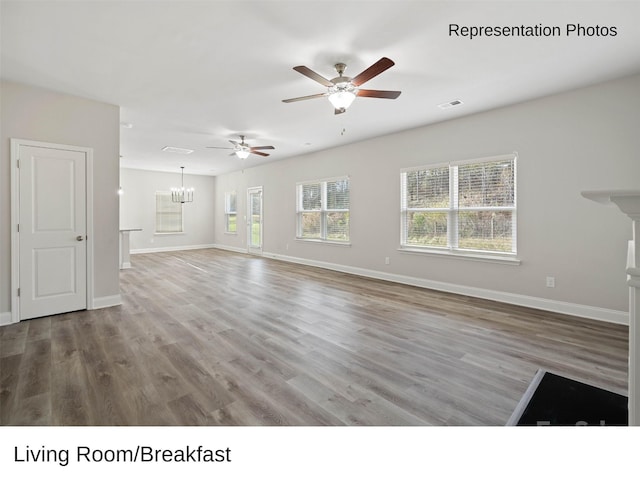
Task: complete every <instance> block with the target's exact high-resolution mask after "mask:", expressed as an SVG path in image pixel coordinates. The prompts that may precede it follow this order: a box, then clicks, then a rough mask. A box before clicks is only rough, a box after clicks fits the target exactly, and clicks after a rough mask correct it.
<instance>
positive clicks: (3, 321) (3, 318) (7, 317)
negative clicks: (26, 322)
mask: <svg viewBox="0 0 640 480" xmlns="http://www.w3.org/2000/svg"><path fill="white" fill-rule="evenodd" d="M12 323H17V322H14V321H13V315H11V312H2V313H0V327H3V326H5V325H11V324H12Z"/></svg>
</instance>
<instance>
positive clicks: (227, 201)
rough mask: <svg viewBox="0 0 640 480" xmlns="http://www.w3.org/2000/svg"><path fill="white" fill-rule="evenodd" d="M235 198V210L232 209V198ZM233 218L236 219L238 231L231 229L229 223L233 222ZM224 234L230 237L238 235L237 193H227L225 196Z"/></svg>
mask: <svg viewBox="0 0 640 480" xmlns="http://www.w3.org/2000/svg"><path fill="white" fill-rule="evenodd" d="M232 196H233V197H235V201H234V203H235V208H234V209H233V210H232V209H231V197H232ZM231 216H234V217H235V220H236V222H235V224H236V229H235V230H230V229H229V221H230V220H231ZM224 232H225V233H228V234H230V235H237V234H238V195H237V193H236V192H226V193H225V194H224Z"/></svg>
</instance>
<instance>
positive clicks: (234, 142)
mask: <svg viewBox="0 0 640 480" xmlns="http://www.w3.org/2000/svg"><path fill="white" fill-rule="evenodd" d="M229 141H230V142H231V143H233V144H234V145H235V146H236V147H237V146H238V142H236V141H235V140H229Z"/></svg>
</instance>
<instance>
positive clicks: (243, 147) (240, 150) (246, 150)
mask: <svg viewBox="0 0 640 480" xmlns="http://www.w3.org/2000/svg"><path fill="white" fill-rule="evenodd" d="M229 141H230V142H231V143H232V145H233V147H207V148H220V149H223V150H233V152H231V154H230V155H236V156H237V157H239V158H242V159H245V158H247V157H248V156H249V154H251V153H253V154H255V155H260V156H262V157H268V156H269V154H268V153H264V152H261V151H260V150H273V149H274V148H275V147H272V146H271V145H264V146H261V147H252V146H250V145H248V144H246V143H245V142H244V135H240V142H239V143H238V142H236V141H235V140H229Z"/></svg>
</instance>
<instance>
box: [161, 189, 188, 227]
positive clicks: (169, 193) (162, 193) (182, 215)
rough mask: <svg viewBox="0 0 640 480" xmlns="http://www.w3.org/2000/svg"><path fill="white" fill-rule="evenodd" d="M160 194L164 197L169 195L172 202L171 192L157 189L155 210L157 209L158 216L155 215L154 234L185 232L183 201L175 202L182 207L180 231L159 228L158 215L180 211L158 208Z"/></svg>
mask: <svg viewBox="0 0 640 480" xmlns="http://www.w3.org/2000/svg"><path fill="white" fill-rule="evenodd" d="M158 196H163V197H167V198H168V199H169V202H171V192H167V191H156V193H155V203H156V204H155V210H156V216H155V230H154V234H155V235H180V234H183V233H184V209H183V205H182V203H175V205H176V206H178V207H179V208H180V212H179V213H180V220H179V221H180V230H179V231H177V230H176V231H173V230H171V231H169V230H167V231H163V230H158V215H163V214H165V213H178V212H177V211H176V212H161V211H159V210H158Z"/></svg>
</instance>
